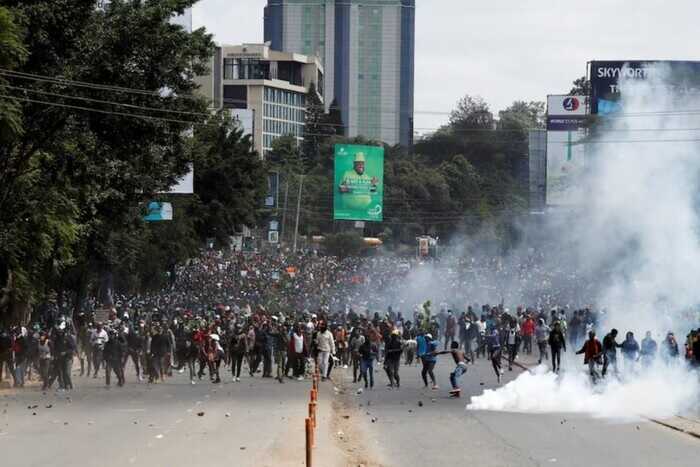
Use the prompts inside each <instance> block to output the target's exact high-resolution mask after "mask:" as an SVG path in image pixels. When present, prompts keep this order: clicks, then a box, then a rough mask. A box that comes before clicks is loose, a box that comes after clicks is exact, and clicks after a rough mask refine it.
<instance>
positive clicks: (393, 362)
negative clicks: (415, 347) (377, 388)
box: [384, 329, 403, 389]
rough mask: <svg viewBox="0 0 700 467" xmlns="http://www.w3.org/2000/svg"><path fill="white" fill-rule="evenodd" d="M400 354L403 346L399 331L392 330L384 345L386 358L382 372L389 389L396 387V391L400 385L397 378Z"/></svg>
mask: <svg viewBox="0 0 700 467" xmlns="http://www.w3.org/2000/svg"><path fill="white" fill-rule="evenodd" d="M402 352H403V344H402V342H401V337H400V335H399V330H398V329H394V330H393V331H391V337H390V338H389V342H387V343H386V351H385V354H386V357H385V358H384V370H385V371H386V375H387V377H388V378H389V384H388V386H389V388H393V387H396V388H397V389H398V388H399V387H400V385H401V379H400V378H399V366H400V365H401V353H402Z"/></svg>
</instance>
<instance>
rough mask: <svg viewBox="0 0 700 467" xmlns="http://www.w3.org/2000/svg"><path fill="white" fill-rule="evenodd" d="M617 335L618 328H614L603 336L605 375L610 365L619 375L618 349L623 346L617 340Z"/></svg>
mask: <svg viewBox="0 0 700 467" xmlns="http://www.w3.org/2000/svg"><path fill="white" fill-rule="evenodd" d="M616 337H617V329H612V330H611V331H610V333H609V334H608V335H606V336H605V337H604V338H603V376H605V374H606V373H607V371H608V367H609V366H610V365H612V368H613V372H614V373H615V374H616V375H617V349H618V347H622V344H618V343H617V342H615V338H616Z"/></svg>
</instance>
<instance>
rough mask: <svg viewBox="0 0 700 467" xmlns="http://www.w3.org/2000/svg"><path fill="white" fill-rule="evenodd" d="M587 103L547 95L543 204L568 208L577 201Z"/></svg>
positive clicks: (580, 98)
mask: <svg viewBox="0 0 700 467" xmlns="http://www.w3.org/2000/svg"><path fill="white" fill-rule="evenodd" d="M586 108H587V101H586V97H585V96H562V95H555V96H547V169H546V174H547V175H546V177H547V179H546V185H547V193H546V202H547V205H549V206H571V205H575V204H578V203H579V202H580V201H581V199H582V198H581V191H582V189H583V188H584V186H583V175H584V171H585V169H586V159H585V157H586V153H585V150H584V145H583V144H577V143H578V142H579V141H581V140H582V139H583V138H584V136H585V126H586Z"/></svg>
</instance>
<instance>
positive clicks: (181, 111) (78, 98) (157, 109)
mask: <svg viewBox="0 0 700 467" xmlns="http://www.w3.org/2000/svg"><path fill="white" fill-rule="evenodd" d="M0 87H2V88H8V89H14V90H18V91H25V92H33V93H37V94H43V95H46V96H53V97H62V98H64V99H75V100H80V101H84V102H95V103H98V104H108V105H117V106H121V107H127V108H130V109H138V110H147V111H153V112H169V113H175V114H182V115H195V116H204V117H210V116H211V114H210V113H203V112H189V111H186V110H174V109H161V108H157V107H146V106H142V105H136V104H128V103H122V102H114V101H105V100H101V99H93V98H90V97H83V96H70V95H66V94H59V93H55V92H49V91H42V90H39V89H30V88H24V87H19V86H11V85H9V84H0Z"/></svg>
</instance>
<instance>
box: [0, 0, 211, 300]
mask: <svg viewBox="0 0 700 467" xmlns="http://www.w3.org/2000/svg"><path fill="white" fill-rule="evenodd" d="M194 3H195V0H153V1H149V2H130V1H129V2H125V1H114V2H112V3H111V4H110V7H109V8H108V9H107V10H106V11H105V12H103V11H98V10H97V9H96V8H95V2H94V0H50V1H49V0H45V1H41V0H37V1H33V2H21V1H6V2H4V4H5V5H7V6H8V7H9V9H10V11H11V14H12V15H13V16H14V17H15V18H17V24H19V25H20V27H21V31H22V34H23V37H24V42H25V47H26V49H27V51H28V52H29V53H28V58H27V60H26V61H24V62H23V63H21V64H20V65H19V66H17V67H16V69H17V71H20V72H23V73H25V75H21V76H20V75H13V76H12V77H10V78H8V80H9V81H10V82H11V85H12V86H13V87H12V88H7V89H6V90H5V92H6V93H7V94H9V95H10V96H11V97H10V99H11V100H15V101H17V102H19V108H20V109H21V119H22V120H21V121H22V122H23V127H22V132H21V133H20V134H19V135H17V136H16V137H14V138H13V139H12V140H11V141H9V142H5V144H2V145H0V160H1V161H2V166H0V226H1V227H0V230H1V232H0V236H2V237H8V238H12V241H11V242H3V248H2V251H0V269H1V270H2V273H0V275H4V276H7V277H12V278H13V284H12V293H13V294H15V295H16V296H18V297H23V300H25V302H27V303H28V302H31V301H35V300H39V299H40V298H41V295H42V294H45V293H46V292H47V291H48V290H47V287H48V285H49V284H51V282H52V280H53V278H55V277H57V276H58V277H60V272H61V270H62V269H65V268H67V267H68V266H71V264H72V263H74V262H77V263H76V264H74V265H73V268H74V269H75V270H77V271H81V273H80V274H77V277H80V278H81V281H82V282H83V283H82V284H77V285H76V284H75V283H74V284H72V285H73V286H74V288H75V291H76V292H78V290H83V289H84V288H85V281H89V280H90V278H91V275H92V274H93V273H100V275H101V276H102V277H101V279H106V280H101V281H100V282H101V283H103V284H104V285H105V287H103V289H104V290H106V292H107V293H106V294H104V298H105V301H107V302H108V304H109V301H110V294H109V291H110V288H111V287H110V283H109V282H110V281H109V278H110V275H111V271H112V270H116V269H119V268H120V267H121V266H122V265H121V264H120V262H121V261H122V260H124V261H127V260H128V258H124V257H123V255H119V254H116V253H117V252H119V251H120V250H119V248H118V246H119V245H120V242H121V239H122V238H123V237H124V235H125V234H131V233H134V232H138V229H137V227H136V226H138V224H139V218H140V212H139V206H140V205H143V203H145V202H147V201H148V200H149V199H151V198H152V197H153V195H154V194H155V193H157V192H159V191H163V190H166V189H167V187H168V186H170V185H172V184H173V183H174V181H175V180H176V179H177V178H178V177H179V176H181V175H183V174H184V173H185V172H186V171H187V170H188V168H189V165H190V164H191V163H192V162H193V160H192V157H191V154H189V153H188V152H187V151H186V148H185V140H186V134H187V131H188V130H191V129H192V127H193V126H196V125H199V124H201V123H202V122H203V120H204V118H206V115H207V114H206V108H207V105H206V102H205V101H204V100H203V99H193V98H189V97H179V96H185V95H189V94H191V93H192V92H193V91H194V90H195V88H196V85H195V83H194V80H193V78H194V76H195V75H196V74H202V73H204V72H205V71H206V65H205V64H206V62H207V60H208V58H209V57H210V55H211V52H212V50H213V44H212V42H211V38H210V36H209V35H207V34H206V33H205V31H204V30H197V31H195V32H194V33H191V34H190V33H188V32H186V31H185V30H184V29H182V28H181V27H180V26H175V25H172V24H170V19H171V17H172V16H173V15H174V14H177V13H182V12H183V11H184V9H185V8H188V7H190V6H191V5H192V4H194ZM3 32H4V28H3ZM55 78H62V80H57V79H55ZM66 80H69V81H66ZM77 81H81V82H86V83H95V84H94V85H87V86H84V85H78V84H77ZM100 84H102V85H100ZM104 85H109V87H106V86H104ZM114 86H119V87H120V88H115V87H114ZM127 88H128V89H127ZM131 88H138V90H136V91H132V90H131ZM80 107H82V108H80ZM86 109H87V110H86ZM27 244H30V245H35V247H34V248H31V247H26V248H25V246H24V245H27ZM115 246H117V248H115ZM76 252H79V253H80V255H79V256H74V253H76Z"/></svg>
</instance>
